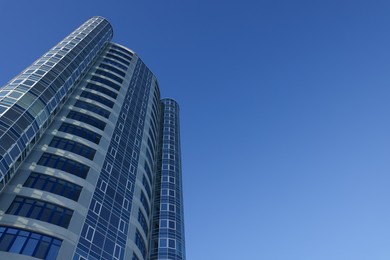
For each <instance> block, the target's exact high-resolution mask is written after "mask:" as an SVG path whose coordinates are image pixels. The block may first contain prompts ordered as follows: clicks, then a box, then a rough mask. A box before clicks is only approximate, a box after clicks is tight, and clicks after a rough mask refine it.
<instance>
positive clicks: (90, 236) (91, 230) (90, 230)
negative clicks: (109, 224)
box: [85, 225, 95, 242]
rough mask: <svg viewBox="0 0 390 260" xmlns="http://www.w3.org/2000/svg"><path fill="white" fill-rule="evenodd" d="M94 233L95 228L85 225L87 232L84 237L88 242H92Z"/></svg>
mask: <svg viewBox="0 0 390 260" xmlns="http://www.w3.org/2000/svg"><path fill="white" fill-rule="evenodd" d="M94 235H95V229H94V228H93V227H91V226H90V225H87V232H86V234H85V239H86V240H88V241H89V242H92V240H93V237H94Z"/></svg>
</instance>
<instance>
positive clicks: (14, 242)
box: [0, 226, 62, 260]
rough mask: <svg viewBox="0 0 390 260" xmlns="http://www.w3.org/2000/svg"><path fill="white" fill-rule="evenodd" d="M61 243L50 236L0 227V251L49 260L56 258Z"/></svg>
mask: <svg viewBox="0 0 390 260" xmlns="http://www.w3.org/2000/svg"><path fill="white" fill-rule="evenodd" d="M61 243H62V241H61V240H59V239H56V238H54V237H51V236H46V235H41V234H39V233H35V232H30V231H27V230H23V229H19V228H10V227H4V226H0V251H5V252H12V253H15V254H21V255H28V256H33V257H36V258H39V259H48V260H50V259H56V258H57V255H58V251H59V249H60V247H61Z"/></svg>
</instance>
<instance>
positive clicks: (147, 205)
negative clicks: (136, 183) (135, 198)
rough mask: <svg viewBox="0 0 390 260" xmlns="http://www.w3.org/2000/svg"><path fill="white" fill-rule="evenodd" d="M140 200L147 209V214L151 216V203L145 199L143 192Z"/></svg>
mask: <svg viewBox="0 0 390 260" xmlns="http://www.w3.org/2000/svg"><path fill="white" fill-rule="evenodd" d="M140 200H141V203H142V205H143V206H144V209H145V211H146V213H147V214H148V216H149V212H150V210H149V203H148V200H147V199H146V197H145V194H144V193H143V192H142V191H141V198H140Z"/></svg>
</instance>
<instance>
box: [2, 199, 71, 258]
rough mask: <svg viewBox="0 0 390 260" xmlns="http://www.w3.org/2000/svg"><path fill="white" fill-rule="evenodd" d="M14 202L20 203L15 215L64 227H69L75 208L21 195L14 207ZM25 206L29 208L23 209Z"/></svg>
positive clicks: (15, 200) (8, 212)
mask: <svg viewBox="0 0 390 260" xmlns="http://www.w3.org/2000/svg"><path fill="white" fill-rule="evenodd" d="M13 204H16V205H18V209H17V210H16V211H15V212H14V214H13V215H17V216H23V217H27V218H33V219H37V220H41V221H44V222H48V223H51V224H54V225H57V226H61V227H64V228H67V227H68V225H69V222H70V219H71V217H72V214H73V210H70V209H67V208H64V207H61V206H58V205H55V204H53V203H49V202H45V201H41V200H37V199H29V198H25V197H20V196H17V197H16V198H15V199H14V201H13V202H12V204H11V206H10V208H12V207H13ZM23 208H28V210H23ZM6 213H7V214H10V211H9V210H7V212H6ZM40 246H42V247H44V246H45V245H43V244H41V245H40ZM45 252H46V251H45Z"/></svg>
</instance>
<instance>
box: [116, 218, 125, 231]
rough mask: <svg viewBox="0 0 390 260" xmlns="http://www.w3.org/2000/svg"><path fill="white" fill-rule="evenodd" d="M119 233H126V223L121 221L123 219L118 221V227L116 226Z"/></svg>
mask: <svg viewBox="0 0 390 260" xmlns="http://www.w3.org/2000/svg"><path fill="white" fill-rule="evenodd" d="M118 229H119V231H121V232H122V233H126V222H125V221H123V219H120V220H119V226H118Z"/></svg>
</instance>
